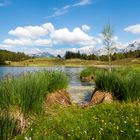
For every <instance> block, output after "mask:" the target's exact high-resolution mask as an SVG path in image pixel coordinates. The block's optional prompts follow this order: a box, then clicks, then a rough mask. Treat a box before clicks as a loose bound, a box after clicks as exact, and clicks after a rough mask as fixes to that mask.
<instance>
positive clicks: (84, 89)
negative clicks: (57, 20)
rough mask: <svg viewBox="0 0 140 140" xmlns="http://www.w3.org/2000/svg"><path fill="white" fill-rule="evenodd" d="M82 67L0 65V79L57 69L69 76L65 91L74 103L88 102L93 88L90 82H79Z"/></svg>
mask: <svg viewBox="0 0 140 140" xmlns="http://www.w3.org/2000/svg"><path fill="white" fill-rule="evenodd" d="M83 69H84V67H64V66H63V67H7V66H6V67H0V79H2V78H4V77H5V76H7V75H12V76H20V75H21V74H22V73H26V72H35V71H40V70H53V71H54V70H59V71H63V72H64V73H66V75H67V76H68V78H69V85H68V89H67V91H68V92H69V95H70V98H71V101H72V102H73V103H76V104H82V103H85V102H88V101H89V99H90V98H91V95H92V92H93V90H94V84H93V83H91V82H81V80H80V72H81V71H82V70H83Z"/></svg>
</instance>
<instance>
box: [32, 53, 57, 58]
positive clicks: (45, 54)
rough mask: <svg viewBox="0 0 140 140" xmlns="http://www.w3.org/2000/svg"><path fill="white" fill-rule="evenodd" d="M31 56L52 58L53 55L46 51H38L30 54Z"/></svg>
mask: <svg viewBox="0 0 140 140" xmlns="http://www.w3.org/2000/svg"><path fill="white" fill-rule="evenodd" d="M30 56H32V57H40V58H52V57H55V56H54V55H52V54H50V53H48V52H39V53H35V54H30Z"/></svg>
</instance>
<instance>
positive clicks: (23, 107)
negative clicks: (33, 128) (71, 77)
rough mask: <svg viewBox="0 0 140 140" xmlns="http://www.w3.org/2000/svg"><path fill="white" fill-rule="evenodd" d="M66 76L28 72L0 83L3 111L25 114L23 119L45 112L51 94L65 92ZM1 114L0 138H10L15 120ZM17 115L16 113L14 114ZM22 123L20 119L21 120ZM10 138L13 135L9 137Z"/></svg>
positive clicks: (43, 72) (0, 102)
mask: <svg viewBox="0 0 140 140" xmlns="http://www.w3.org/2000/svg"><path fill="white" fill-rule="evenodd" d="M67 84H68V79H67V77H66V75H65V74H64V73H63V72H61V71H45V70H44V71H39V72H34V73H26V74H24V75H22V76H20V77H11V78H7V79H6V80H1V81H0V110H1V111H2V112H3V114H4V113H5V112H10V110H12V112H15V115H13V116H16V113H17V112H18V114H20V115H19V116H21V114H23V116H24V118H28V117H29V116H31V115H32V116H34V115H35V116H36V115H38V114H41V113H44V111H45V109H44V103H45V100H46V96H47V94H48V93H52V92H54V91H57V90H61V89H65V88H66V87H67ZM8 114H9V115H7V114H5V115H0V139H1V140H6V139H11V137H13V136H14V135H15V132H14V131H15V130H13V129H15V128H14V126H15V125H16V124H15V122H16V121H17V119H16V117H14V118H12V117H11V116H12V115H10V113H8ZM13 114H14V113H13ZM19 120H20V119H19ZM6 129H7V130H6ZM10 135H11V136H10Z"/></svg>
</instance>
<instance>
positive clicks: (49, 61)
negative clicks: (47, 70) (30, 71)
mask: <svg viewBox="0 0 140 140" xmlns="http://www.w3.org/2000/svg"><path fill="white" fill-rule="evenodd" d="M7 64H8V65H9V64H10V66H97V67H106V66H107V65H108V62H107V61H97V60H82V59H68V60H65V59H59V58H34V59H29V60H25V61H21V62H7ZM139 64H140V58H127V59H121V60H116V61H112V65H113V66H135V65H139Z"/></svg>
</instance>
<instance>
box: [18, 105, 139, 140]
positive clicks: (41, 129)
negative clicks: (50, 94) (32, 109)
mask: <svg viewBox="0 0 140 140" xmlns="http://www.w3.org/2000/svg"><path fill="white" fill-rule="evenodd" d="M52 112H54V113H52V114H49V115H44V116H40V117H39V118H38V121H36V122H35V123H34V124H33V125H32V126H31V127H30V128H29V129H28V131H27V132H26V133H24V134H23V135H22V136H19V137H17V139H22V138H24V137H27V138H30V137H31V138H32V139H35V140H40V139H41V140H49V139H57V140H59V139H62V140H65V139H67V140H75V139H79V140H91V139H94V140H102V139H105V140H116V139H133V140H137V139H139V138H140V119H139V114H140V107H139V106H136V105H132V104H119V103H112V104H101V105H98V106H94V107H90V108H86V109H81V108H79V107H76V106H71V107H69V108H62V107H61V108H60V107H56V108H53V109H52Z"/></svg>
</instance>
